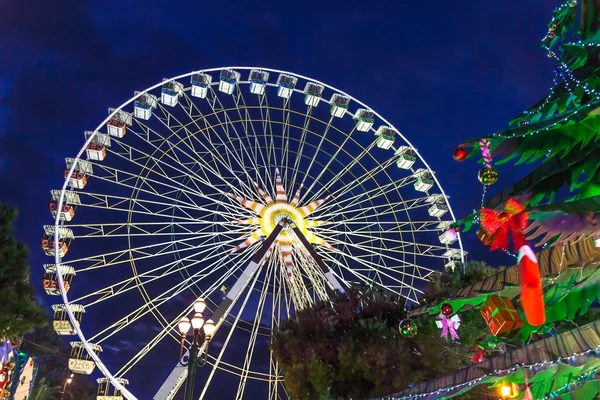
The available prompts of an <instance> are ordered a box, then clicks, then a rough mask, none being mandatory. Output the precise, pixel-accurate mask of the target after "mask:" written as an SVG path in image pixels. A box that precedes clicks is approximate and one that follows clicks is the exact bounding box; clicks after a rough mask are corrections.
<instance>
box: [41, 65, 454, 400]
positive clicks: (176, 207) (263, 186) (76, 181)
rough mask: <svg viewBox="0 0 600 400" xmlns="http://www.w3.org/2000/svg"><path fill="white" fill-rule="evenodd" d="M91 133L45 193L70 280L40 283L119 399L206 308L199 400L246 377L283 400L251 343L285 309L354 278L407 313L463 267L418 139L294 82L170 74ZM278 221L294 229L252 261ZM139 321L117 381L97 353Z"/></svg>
mask: <svg viewBox="0 0 600 400" xmlns="http://www.w3.org/2000/svg"><path fill="white" fill-rule="evenodd" d="M84 137H85V143H84V145H83V147H82V148H81V150H80V151H79V153H78V154H77V155H76V156H75V157H74V158H67V159H66V170H65V183H64V185H63V187H62V189H61V190H55V191H53V192H52V197H51V201H50V210H51V212H52V215H53V216H54V217H55V225H54V226H47V227H46V228H45V231H44V232H45V233H44V239H43V242H42V246H43V247H44V250H45V251H46V253H47V254H48V255H50V256H53V257H55V265H57V266H61V265H63V263H68V266H69V272H70V276H69V279H70V280H69V284H68V285H66V286H65V285H64V283H63V278H64V277H63V276H62V271H63V270H64V268H56V267H53V269H50V270H49V271H51V272H52V273H53V274H54V275H52V276H55V278H52V276H50V275H49V277H47V278H48V280H49V282H48V283H45V285H47V286H48V287H51V288H58V289H59V290H54V291H48V293H49V294H50V293H55V292H56V294H58V292H59V291H60V294H61V295H62V300H63V303H64V304H60V306H61V307H62V308H61V307H58V308H56V310H57V311H56V312H55V318H56V319H57V324H58V325H60V326H61V327H62V328H61V329H62V331H61V332H63V333H62V334H69V333H76V334H77V335H78V336H79V338H80V341H81V342H77V343H81V344H77V346H84V347H85V349H86V350H87V352H88V355H87V356H86V359H90V360H93V361H94V362H95V364H96V366H97V367H98V368H99V370H100V371H101V372H102V373H103V374H104V375H105V376H106V378H107V379H108V381H103V384H105V385H106V384H107V383H106V382H110V384H111V388H114V390H116V391H117V392H118V393H119V395H122V396H123V397H125V398H127V399H134V398H135V396H134V395H133V394H131V393H130V392H129V391H128V390H127V389H126V388H125V387H124V386H123V382H127V380H126V379H125V376H126V374H127V373H128V372H129V371H130V370H131V369H132V368H134V367H135V366H136V364H138V363H139V362H140V361H141V360H142V359H144V357H145V356H147V354H148V353H150V352H151V351H152V349H153V348H155V347H156V346H157V345H159V344H162V343H165V341H176V342H179V340H180V336H179V333H178V332H177V328H176V325H177V322H178V321H179V320H180V319H181V318H182V316H185V315H186V314H188V313H189V312H190V310H191V308H192V303H193V301H194V300H195V299H196V298H198V297H200V296H202V297H203V298H205V299H207V302H208V304H209V308H210V309H212V310H215V316H217V317H218V318H215V323H216V326H217V332H216V334H215V338H218V337H219V335H221V338H220V342H222V344H220V345H219V346H216V345H211V346H210V349H209V356H208V363H209V365H210V368H211V370H210V373H209V374H208V376H207V377H206V378H205V379H204V381H203V382H198V385H200V384H202V385H203V386H204V388H203V390H202V395H201V398H204V397H205V396H206V393H207V390H208V388H209V386H210V384H211V382H212V380H213V377H214V375H215V374H217V373H218V374H221V373H227V374H230V375H231V376H233V377H235V380H236V382H237V395H236V398H242V397H243V395H244V392H245V390H246V387H247V382H249V381H251V380H253V381H261V382H264V384H265V388H266V389H265V391H268V393H269V396H268V398H269V399H277V398H280V396H282V395H283V394H284V393H285V389H284V387H283V385H282V383H283V380H282V376H281V371H280V370H279V367H278V364H277V362H276V361H275V360H274V359H273V357H272V354H270V351H269V350H268V346H267V349H266V350H264V349H263V350H258V347H260V346H263V347H264V341H265V340H264V339H265V338H266V340H267V342H268V338H269V337H270V332H271V331H272V330H273V329H276V328H277V326H278V325H279V323H280V322H281V321H282V320H284V319H286V318H288V317H289V316H290V315H292V314H293V313H294V311H295V310H299V309H301V308H303V307H307V306H310V305H311V304H314V303H315V302H317V301H320V300H327V299H328V291H331V290H336V289H337V290H340V288H341V287H345V286H348V285H352V284H357V283H362V284H367V285H374V286H377V287H381V288H384V289H386V290H389V291H392V292H394V293H396V294H397V295H398V296H402V297H404V298H406V299H408V300H409V301H413V302H417V301H418V298H419V295H420V292H421V289H422V288H423V285H424V283H425V282H426V280H427V279H428V276H429V275H430V274H431V273H432V272H433V271H434V270H436V269H442V268H444V266H446V267H452V266H453V265H454V263H455V262H456V261H460V260H462V259H463V257H464V252H463V251H462V245H461V243H460V237H455V238H454V239H452V238H448V236H447V235H443V232H444V231H445V230H446V229H447V228H448V227H449V226H450V224H451V222H452V221H453V220H454V215H453V213H452V209H451V207H450V205H449V203H448V199H447V196H446V194H445V193H444V191H443V189H442V187H441V186H440V184H439V182H438V181H437V179H436V177H435V174H434V172H433V171H432V170H431V169H430V168H429V166H428V164H427V163H426V162H425V160H424V159H423V158H422V157H421V155H420V154H419V152H418V151H417V150H416V149H415V148H414V147H413V146H412V144H411V143H410V142H409V141H408V140H407V139H406V138H405V137H404V136H403V135H402V134H401V133H400V132H399V131H398V130H397V129H396V128H395V127H393V126H392V125H391V124H390V123H389V122H388V121H386V120H385V119H384V118H382V117H381V116H380V115H379V114H377V113H376V112H375V111H373V110H372V109H370V108H369V107H367V106H366V105H365V104H363V103H361V102H360V101H358V100H356V99H354V98H353V97H351V96H350V95H348V94H347V93H344V92H342V91H340V90H337V89H335V88H333V87H331V86H329V85H326V84H324V83H322V82H319V81H316V80H313V79H310V78H307V77H304V76H300V75H297V74H293V73H289V72H285V71H277V70H271V69H264V68H249V67H228V68H218V69H209V70H204V71H198V72H193V73H189V74H185V75H181V76H178V77H175V78H172V79H165V80H164V81H163V82H161V83H159V84H157V85H154V86H153V87H150V88H149V89H147V90H145V91H143V92H136V93H135V95H134V97H133V98H131V99H130V100H129V101H127V102H125V103H124V104H123V105H121V106H120V107H118V108H116V109H109V116H108V118H107V119H106V120H104V121H103V122H102V123H101V124H100V125H99V126H98V127H97V128H96V129H95V130H94V131H88V132H85V136H84ZM282 219H285V220H286V221H291V224H290V225H289V226H287V225H286V227H284V228H283V229H282V230H281V232H278V234H277V238H276V239H275V240H274V241H273V243H272V245H271V246H270V247H269V249H268V251H267V252H266V254H265V255H264V257H261V259H260V260H258V261H252V260H253V259H252V257H253V255H254V254H255V253H256V252H257V251H258V250H259V249H260V247H261V243H262V242H263V241H264V240H265V238H266V237H267V236H269V235H270V234H271V233H272V232H273V231H274V229H275V227H276V226H277V225H278V224H280V223H281V221H282ZM457 239H458V240H457ZM317 259H318V260H317ZM325 268H327V270H326V269H325ZM75 275H76V276H75ZM73 277H74V278H73ZM52 279H55V280H56V282H54V283H53V282H51V280H52ZM71 280H72V282H71ZM81 281H84V282H85V284H81V283H79V284H78V282H81ZM336 285H341V286H336ZM221 292H223V293H224V295H221ZM125 299H127V300H125ZM115 306H116V307H115ZM107 307H110V308H111V312H112V314H114V315H112V314H111V316H110V319H109V320H108V321H107V322H106V325H105V326H104V327H103V328H102V329H98V328H97V326H96V328H95V330H94V329H92V328H86V326H87V325H86V319H87V318H93V320H94V321H95V322H96V323H95V325H97V324H98V323H100V322H99V321H104V320H107V318H108V317H106V316H105V315H104V314H105V311H103V310H106V308H107ZM84 311H85V315H84ZM93 315H95V316H94V317H92V316H93ZM142 321H144V322H143V323H145V324H147V323H148V322H147V321H153V324H154V326H156V327H157V328H156V330H155V332H153V337H152V338H150V339H149V340H148V342H147V343H146V344H145V345H144V346H143V347H142V348H141V349H138V350H137V351H135V352H134V354H132V355H131V357H130V358H129V361H128V362H127V363H126V365H124V366H123V367H122V368H120V369H119V370H117V371H113V372H112V373H111V371H109V369H108V368H107V366H106V365H104V363H102V361H101V358H100V357H101V356H104V355H105V354H106V353H107V351H108V350H107V349H110V344H111V341H113V340H114V341H116V339H115V338H118V337H119V335H120V334H122V333H123V332H125V331H127V330H128V329H134V328H135V327H136V326H137V325H138V324H141V323H142ZM222 326H223V327H225V328H223V329H221V331H222V332H219V329H220V328H221V327H222ZM238 335H242V336H243V339H239V338H238ZM233 342H235V343H240V342H244V343H246V344H245V354H243V357H242V358H240V361H239V362H231V361H227V354H228V351H229V347H228V345H230V344H231V343H233ZM257 343H258V344H257ZM100 344H102V345H103V348H104V351H103V352H102V354H100V353H99V352H98V351H97V349H98V346H99V345H100ZM78 354H79V353H78ZM261 357H262V358H261ZM185 378H186V369H185V367H184V366H183V365H182V364H181V363H179V364H177V366H176V367H175V369H174V370H173V372H172V373H171V374H170V375H169V377H168V378H166V380H165V383H164V384H163V386H162V387H161V389H160V390H159V392H158V393H157V394H156V396H155V397H154V399H161V400H164V399H171V398H173V396H174V395H175V394H176V392H177V391H178V389H179V388H180V387H181V385H182V384H183V383H184V381H185ZM102 390H103V391H104V392H107V391H108V390H109V389H108V388H104V389H102ZM110 390H113V389H110Z"/></svg>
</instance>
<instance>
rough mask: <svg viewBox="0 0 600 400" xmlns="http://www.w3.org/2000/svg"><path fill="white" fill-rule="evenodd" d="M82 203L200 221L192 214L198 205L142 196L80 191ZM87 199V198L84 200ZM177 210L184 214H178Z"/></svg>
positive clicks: (82, 204)
mask: <svg viewBox="0 0 600 400" xmlns="http://www.w3.org/2000/svg"><path fill="white" fill-rule="evenodd" d="M78 195H79V197H80V199H81V203H80V204H79V205H78V207H87V208H95V209H104V210H108V211H121V212H127V213H133V214H140V215H142V214H143V215H149V216H152V217H161V218H169V219H173V220H181V221H198V222H199V223H204V221H199V220H198V219H197V217H196V218H195V217H194V216H192V214H190V212H192V211H197V208H196V207H191V206H184V205H181V204H173V203H172V202H171V203H166V202H163V201H151V200H144V199H140V198H132V197H125V196H117V195H109V194H100V193H92V192H88V191H85V192H78ZM83 199H85V200H83ZM175 211H178V212H180V213H182V214H183V215H176V214H175Z"/></svg>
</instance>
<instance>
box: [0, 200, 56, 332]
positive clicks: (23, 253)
mask: <svg viewBox="0 0 600 400" xmlns="http://www.w3.org/2000/svg"><path fill="white" fill-rule="evenodd" d="M16 216H17V212H16V210H14V209H13V208H10V207H8V206H6V205H2V204H0V305H1V307H0V333H2V332H4V333H6V334H8V335H9V336H16V335H19V334H22V333H26V332H31V331H33V330H34V329H35V328H36V327H39V326H43V325H45V324H46V323H47V314H46V313H45V312H44V310H43V309H42V308H41V307H40V305H39V304H38V303H37V302H36V301H35V296H34V289H33V286H31V284H30V283H29V253H28V251H27V249H26V248H25V246H24V245H23V244H21V243H17V241H16V240H15V238H14V237H13V227H12V224H13V221H14V220H15V218H16Z"/></svg>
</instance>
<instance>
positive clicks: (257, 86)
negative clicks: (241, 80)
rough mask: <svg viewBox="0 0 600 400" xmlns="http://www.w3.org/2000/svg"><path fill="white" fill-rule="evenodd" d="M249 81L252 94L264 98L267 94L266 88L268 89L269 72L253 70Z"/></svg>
mask: <svg viewBox="0 0 600 400" xmlns="http://www.w3.org/2000/svg"><path fill="white" fill-rule="evenodd" d="M248 80H249V81H250V93H254V94H257V95H259V96H262V95H263V94H265V88H266V87H267V82H268V81H269V73H268V72H267V71H261V70H259V69H253V70H252V71H250V76H249V77H248Z"/></svg>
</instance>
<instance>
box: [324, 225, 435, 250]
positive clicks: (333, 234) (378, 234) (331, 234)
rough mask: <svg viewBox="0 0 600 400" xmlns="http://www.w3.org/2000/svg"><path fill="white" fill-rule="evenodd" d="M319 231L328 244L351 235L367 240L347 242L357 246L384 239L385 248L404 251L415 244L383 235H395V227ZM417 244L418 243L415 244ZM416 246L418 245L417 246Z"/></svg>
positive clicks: (379, 241)
mask: <svg viewBox="0 0 600 400" xmlns="http://www.w3.org/2000/svg"><path fill="white" fill-rule="evenodd" d="M319 233H320V234H321V236H323V237H324V238H325V239H326V240H327V242H329V243H330V244H332V243H331V241H338V242H339V241H340V239H339V238H340V237H352V238H360V239H367V240H363V241H361V242H356V243H349V244H351V245H353V246H357V247H360V248H362V247H364V246H365V244H366V243H372V244H379V243H381V241H382V240H385V244H386V247H385V248H386V250H391V249H394V248H398V249H400V250H399V251H400V252H404V251H406V250H405V249H406V248H407V247H412V246H415V243H413V242H409V241H406V240H402V239H396V238H393V237H389V236H383V235H384V234H387V235H392V236H396V235H397V229H396V227H395V226H394V227H392V228H391V229H388V230H373V229H369V230H368V231H358V230H356V229H355V230H354V231H352V232H350V233H349V232H347V231H340V230H334V229H330V228H325V227H321V228H320V229H319ZM388 243H395V244H396V245H397V246H395V247H390V246H388ZM417 246H418V245H417ZM371 248H372V249H373V250H374V251H375V250H377V249H381V247H379V246H378V247H375V246H371ZM417 248H418V247H417ZM427 249H428V250H432V249H436V250H439V251H446V250H447V248H446V247H444V246H434V245H428V247H427Z"/></svg>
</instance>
